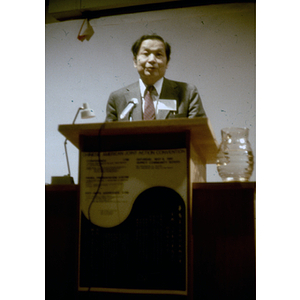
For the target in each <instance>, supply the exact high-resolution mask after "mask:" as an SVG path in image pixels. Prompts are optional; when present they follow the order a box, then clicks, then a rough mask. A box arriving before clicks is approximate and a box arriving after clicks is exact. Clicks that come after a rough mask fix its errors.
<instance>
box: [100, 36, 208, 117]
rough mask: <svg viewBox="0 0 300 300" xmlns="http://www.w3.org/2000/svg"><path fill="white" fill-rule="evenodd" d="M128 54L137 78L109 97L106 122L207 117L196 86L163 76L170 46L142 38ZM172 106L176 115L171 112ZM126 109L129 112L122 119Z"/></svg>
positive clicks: (155, 39) (155, 37) (157, 37)
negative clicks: (138, 77) (131, 56)
mask: <svg viewBox="0 0 300 300" xmlns="http://www.w3.org/2000/svg"><path fill="white" fill-rule="evenodd" d="M131 51H132V53H133V65H134V67H135V68H136V69H137V72H138V73H139V76H140V79H139V81H138V82H136V83H133V84H131V85H129V86H127V87H124V88H121V89H119V90H117V91H115V92H113V93H111V94H110V96H109V99H108V102H107V107H106V120H105V121H106V122H110V121H118V120H121V119H122V120H133V121H138V120H153V119H166V118H172V117H173V118H174V117H177V118H180V117H187V118H194V117H205V116H206V115H205V111H204V109H203V106H202V102H201V98H200V96H199V94H198V91H197V88H196V87H195V86H193V85H190V84H187V83H184V82H178V81H172V80H169V79H166V78H165V77H164V76H165V73H166V70H167V68H168V64H169V61H170V54H171V47H170V45H169V44H168V43H167V42H165V41H164V40H163V38H162V37H160V36H158V35H144V36H142V37H141V38H139V39H138V40H137V41H136V42H135V43H134V44H133V46H132V48H131ZM162 99H163V100H162ZM171 100H173V101H171ZM130 102H131V103H132V104H131V105H129V106H128V104H129V103H130ZM169 107H170V109H168V108H169ZM174 107H175V112H174V113H175V114H174V113H172V112H171V111H172V110H174ZM125 108H128V113H127V115H125V116H124V110H125ZM130 108H131V109H130ZM126 111H127V110H125V112H126ZM122 112H123V114H122ZM121 114H122V116H121Z"/></svg>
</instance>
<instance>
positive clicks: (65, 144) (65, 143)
mask: <svg viewBox="0 0 300 300" xmlns="http://www.w3.org/2000/svg"><path fill="white" fill-rule="evenodd" d="M67 140H68V139H65V142H64V146H65V153H66V159H67V165H68V172H69V176H71V171H70V164H69V158H68V151H67Z"/></svg>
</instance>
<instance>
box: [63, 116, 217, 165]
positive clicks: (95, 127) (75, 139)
mask: <svg viewBox="0 0 300 300" xmlns="http://www.w3.org/2000/svg"><path fill="white" fill-rule="evenodd" d="M58 131H59V132H60V133H61V134H62V135H63V136H65V137H66V138H67V139H68V140H69V141H70V142H71V143H72V144H73V145H74V146H75V147H77V148H78V149H79V136H80V135H85V136H105V135H106V136H107V135H126V134H130V135H132V134H149V133H151V134H155V133H177V132H186V131H189V132H190V140H191V144H192V145H193V147H194V148H195V150H196V151H200V152H201V154H202V156H203V157H204V158H205V160H206V163H207V164H214V163H215V162H216V155H217V151H218V143H217V140H216V137H215V135H214V132H213V130H212V128H211V124H210V122H209V119H208V118H193V119H188V118H178V119H166V120H151V121H132V122H106V123H89V124H74V125H73V124H71V125H59V126H58Z"/></svg>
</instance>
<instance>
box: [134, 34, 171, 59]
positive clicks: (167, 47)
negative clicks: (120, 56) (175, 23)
mask: <svg viewBox="0 0 300 300" xmlns="http://www.w3.org/2000/svg"><path fill="white" fill-rule="evenodd" d="M145 40H159V41H161V42H163V43H164V45H165V50H166V56H167V62H169V60H170V56H171V46H170V44H169V43H167V42H165V41H164V39H163V38H162V37H161V36H159V35H157V34H147V35H143V36H141V37H140V38H139V39H137V40H136V41H135V43H134V44H133V45H132V47H131V52H132V54H133V57H134V58H135V59H136V57H137V55H138V53H139V50H140V47H141V44H142V42H143V41H145Z"/></svg>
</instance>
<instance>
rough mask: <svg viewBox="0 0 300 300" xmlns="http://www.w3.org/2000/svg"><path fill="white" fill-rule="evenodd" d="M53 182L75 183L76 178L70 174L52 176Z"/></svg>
mask: <svg viewBox="0 0 300 300" xmlns="http://www.w3.org/2000/svg"><path fill="white" fill-rule="evenodd" d="M51 184H74V179H73V177H71V176H70V175H65V176H52V177H51Z"/></svg>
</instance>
